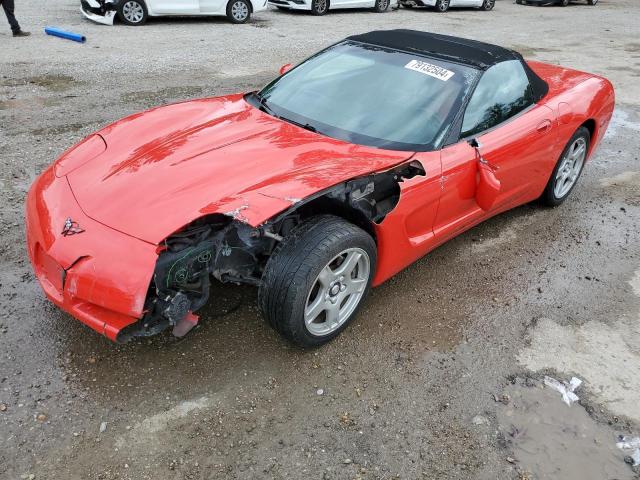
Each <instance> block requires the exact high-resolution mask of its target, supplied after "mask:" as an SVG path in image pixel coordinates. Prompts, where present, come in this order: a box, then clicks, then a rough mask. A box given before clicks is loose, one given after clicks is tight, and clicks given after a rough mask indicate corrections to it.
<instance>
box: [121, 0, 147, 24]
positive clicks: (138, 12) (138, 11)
mask: <svg viewBox="0 0 640 480" xmlns="http://www.w3.org/2000/svg"><path fill="white" fill-rule="evenodd" d="M122 15H123V16H124V18H126V19H127V21H128V22H131V23H140V22H141V21H142V19H143V18H144V9H143V8H142V5H140V4H139V3H138V2H127V3H125V4H124V6H123V7H122Z"/></svg>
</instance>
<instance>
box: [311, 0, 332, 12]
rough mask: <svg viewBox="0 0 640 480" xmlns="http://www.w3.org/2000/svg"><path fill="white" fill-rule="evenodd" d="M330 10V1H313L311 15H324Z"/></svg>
mask: <svg viewBox="0 0 640 480" xmlns="http://www.w3.org/2000/svg"><path fill="white" fill-rule="evenodd" d="M328 10H329V0H312V2H311V13H312V14H313V15H324V14H326V13H327V11H328Z"/></svg>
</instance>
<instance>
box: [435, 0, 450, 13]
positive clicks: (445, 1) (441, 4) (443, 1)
mask: <svg viewBox="0 0 640 480" xmlns="http://www.w3.org/2000/svg"><path fill="white" fill-rule="evenodd" d="M436 10H437V11H439V12H440V13H444V12H446V11H447V10H449V0H438V1H437V2H436Z"/></svg>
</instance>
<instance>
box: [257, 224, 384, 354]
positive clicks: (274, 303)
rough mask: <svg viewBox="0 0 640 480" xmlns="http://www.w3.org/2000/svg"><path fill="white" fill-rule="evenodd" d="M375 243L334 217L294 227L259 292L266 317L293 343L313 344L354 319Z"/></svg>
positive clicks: (364, 291) (364, 294)
mask: <svg viewBox="0 0 640 480" xmlns="http://www.w3.org/2000/svg"><path fill="white" fill-rule="evenodd" d="M376 259H377V252H376V244H375V242H374V241H373V238H371V235H369V234H368V233H367V232H365V231H364V230H362V229H361V228H359V227H357V226H356V225H354V224H352V223H349V222H347V221H346V220H343V219H342V218H339V217H335V216H333V215H322V216H317V217H313V218H311V219H310V220H307V221H305V222H304V223H302V224H300V225H298V226H297V227H296V228H295V229H294V230H293V231H292V232H291V234H290V235H288V236H287V237H286V238H285V239H284V240H283V241H282V242H281V243H280V244H279V245H278V247H276V249H275V251H274V252H273V254H272V255H271V257H270V258H269V260H268V262H267V265H266V267H265V271H264V274H263V276H262V286H261V287H260V291H259V294H258V298H259V303H260V308H261V310H262V314H263V316H264V317H265V319H266V320H267V321H268V322H269V324H270V325H271V326H272V327H273V328H274V329H275V330H277V331H278V332H279V333H280V334H281V335H282V336H284V337H285V338H287V339H288V340H290V341H291V342H293V343H294V344H296V345H298V346H300V347H304V348H309V347H317V346H320V345H322V344H324V343H327V342H328V341H330V340H331V339H333V338H335V337H336V336H337V335H338V334H339V333H340V332H342V330H344V329H345V328H346V327H347V325H348V324H349V322H351V320H352V319H353V318H354V317H355V315H356V313H357V311H358V309H359V308H360V306H361V305H362V303H363V301H364V299H365V298H366V297H367V295H368V293H369V290H370V289H371V281H372V279H373V274H374V270H375V265H376Z"/></svg>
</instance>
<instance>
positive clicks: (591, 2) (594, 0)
mask: <svg viewBox="0 0 640 480" xmlns="http://www.w3.org/2000/svg"><path fill="white" fill-rule="evenodd" d="M587 3H588V4H589V5H597V4H598V0H587Z"/></svg>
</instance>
